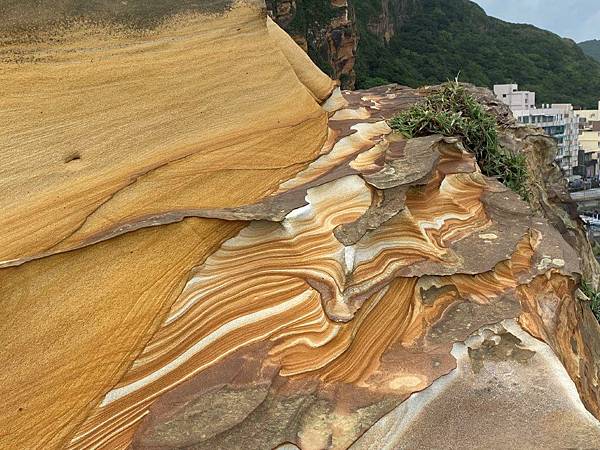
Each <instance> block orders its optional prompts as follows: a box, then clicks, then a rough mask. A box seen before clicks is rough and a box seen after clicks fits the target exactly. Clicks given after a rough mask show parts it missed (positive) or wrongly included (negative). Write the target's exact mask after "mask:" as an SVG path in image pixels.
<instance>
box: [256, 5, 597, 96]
mask: <svg viewBox="0 0 600 450" xmlns="http://www.w3.org/2000/svg"><path fill="white" fill-rule="evenodd" d="M267 5H268V7H269V9H270V10H271V11H273V15H274V16H275V18H276V20H278V22H279V23H280V24H281V25H282V26H283V27H284V28H285V29H286V30H288V32H290V33H291V34H292V35H293V36H294V38H295V39H297V41H298V42H299V43H302V45H303V46H304V47H305V48H306V49H307V51H308V52H309V54H310V55H311V57H312V58H313V60H315V62H317V64H318V65H319V66H320V67H321V68H322V69H323V70H325V71H326V72H327V73H328V74H330V75H331V76H333V77H337V78H341V79H342V80H343V86H344V87H345V88H353V87H358V88H368V87H371V86H374V85H378V84H386V83H392V82H395V83H400V84H405V85H408V86H411V87H416V86H421V85H425V84H437V83H440V82H444V81H447V80H448V79H454V78H455V77H456V76H457V75H458V76H459V78H460V80H461V81H466V82H471V83H474V84H476V85H479V86H487V87H492V86H493V85H494V84H498V83H510V82H516V83H518V84H519V86H520V87H521V88H523V89H527V90H532V91H536V92H537V99H538V101H539V102H540V103H541V102H543V103H562V102H567V103H573V104H575V105H576V106H581V107H592V106H595V105H597V102H598V99H599V98H600V62H598V61H596V60H594V59H593V58H592V57H590V56H587V55H586V54H584V52H583V51H582V49H581V48H579V47H578V46H577V44H576V43H575V42H573V41H572V40H569V39H564V38H561V37H560V36H558V35H556V34H553V33H551V32H549V31H545V30H541V29H539V28H536V27H534V26H530V25H517V24H511V23H507V22H503V21H501V20H498V19H495V18H493V17H489V16H487V15H486V14H485V12H484V10H483V9H481V8H480V7H479V6H478V5H477V4H475V3H473V2H471V1H468V0H347V2H344V1H340V0H268V1H267ZM597 44H599V45H600V43H598V42H597ZM355 80H356V81H355Z"/></svg>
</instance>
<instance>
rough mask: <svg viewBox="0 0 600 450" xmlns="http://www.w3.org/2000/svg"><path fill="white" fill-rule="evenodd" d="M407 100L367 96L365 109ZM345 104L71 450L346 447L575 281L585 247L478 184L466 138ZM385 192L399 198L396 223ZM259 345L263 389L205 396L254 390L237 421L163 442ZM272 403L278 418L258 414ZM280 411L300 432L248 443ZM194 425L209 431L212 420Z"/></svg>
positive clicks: (193, 286)
mask: <svg viewBox="0 0 600 450" xmlns="http://www.w3.org/2000/svg"><path fill="white" fill-rule="evenodd" d="M401 92H402V90H400V91H399V92H396V93H394V89H391V90H389V91H388V92H384V93H379V94H376V93H373V94H371V96H370V100H369V101H371V102H375V103H374V104H375V105H376V100H377V98H378V96H381V97H382V98H385V99H386V100H388V101H389V100H390V99H393V98H394V97H395V96H397V95H399V94H400V93H401ZM335 95H340V94H335ZM341 95H342V96H343V97H344V98H345V100H346V101H345V102H340V101H339V100H332V101H333V102H335V103H336V104H338V105H343V106H342V108H343V109H340V110H338V111H337V112H335V113H334V114H333V116H332V117H331V119H330V128H331V129H332V130H333V134H334V135H335V136H336V139H337V140H336V141H335V142H334V143H333V145H332V146H331V149H330V150H329V152H328V153H326V154H324V155H322V156H321V157H319V158H318V159H317V160H316V161H315V162H313V163H312V164H310V165H309V166H308V167H307V169H305V170H304V171H302V172H300V173H299V174H298V175H297V176H296V177H295V178H294V179H291V180H289V181H286V182H284V183H282V184H281V186H280V188H279V190H278V191H277V192H276V193H274V194H273V195H272V199H277V200H271V201H274V202H277V201H278V202H282V204H285V202H291V203H290V204H292V205H295V207H294V209H291V210H290V211H289V212H287V213H286V214H285V216H284V218H283V220H281V221H280V222H270V221H264V220H262V221H254V222H252V223H250V224H249V225H248V226H247V227H246V228H244V229H243V230H242V231H240V232H239V233H238V235H237V236H236V237H234V238H232V239H230V240H228V241H226V242H225V243H223V244H222V245H221V247H220V249H219V250H218V251H216V252H215V253H213V254H212V255H211V256H210V257H209V258H208V259H206V261H205V262H204V263H203V264H201V265H200V266H198V267H197V268H195V269H194V270H193V271H192V272H191V274H190V278H189V279H188V281H187V284H186V285H185V287H184V289H183V291H182V293H181V294H180V296H179V297H178V298H177V300H175V302H174V303H173V304H172V306H171V308H170V311H169V313H168V314H167V316H166V318H165V319H164V321H163V323H162V326H161V327H160V329H159V330H158V331H157V332H156V333H155V334H154V336H153V337H152V338H151V339H150V341H149V342H148V343H147V345H146V346H145V348H144V350H143V351H142V353H141V354H140V355H139V356H138V357H137V359H136V360H135V362H134V363H133V365H132V366H131V367H130V369H129V371H128V372H127V373H126V374H125V375H124V376H123V377H122V378H121V379H120V381H119V383H118V384H117V385H116V386H114V387H113V389H112V390H110V391H109V392H108V393H107V394H106V395H105V396H104V398H103V399H102V401H101V402H100V403H99V405H98V406H97V407H96V408H95V409H94V410H93V411H92V413H91V414H90V415H89V416H88V418H87V420H86V421H85V423H84V424H83V425H82V426H81V427H80V428H79V430H78V432H77V433H76V434H75V435H74V437H73V439H72V440H71V443H70V448H91V447H95V446H98V444H101V445H100V446H104V447H106V448H117V447H123V448H125V447H127V446H128V445H130V444H131V442H132V441H133V444H134V447H141V448H145V447H146V446H150V445H155V446H165V447H171V446H176V447H179V446H188V445H193V446H194V447H197V448H228V447H234V446H235V445H234V444H233V442H234V441H232V439H233V440H235V436H236V433H241V434H240V435H239V436H244V439H250V441H248V442H250V443H251V445H252V446H253V447H256V448H274V447H276V446H277V445H279V444H280V443H282V442H285V441H286V440H289V441H291V442H295V443H296V444H298V445H299V447H300V448H323V445H324V444H323V443H325V442H329V444H327V445H326V446H328V447H331V448H346V447H347V446H349V445H350V444H351V443H352V442H353V441H354V440H355V439H357V438H358V437H359V436H360V435H361V434H362V433H364V431H366V429H368V428H369V427H370V426H371V425H372V424H373V423H375V421H376V420H377V419H378V418H379V417H381V416H382V415H383V414H385V413H386V412H387V411H389V410H390V409H391V408H393V405H395V404H398V403H400V402H402V401H403V400H404V399H406V398H407V397H408V396H409V395H410V394H411V393H413V392H417V391H420V390H422V389H425V388H427V386H429V385H431V383H433V382H434V381H435V380H436V379H437V378H439V377H440V376H442V375H444V374H446V373H448V372H449V371H451V370H452V369H453V367H454V365H455V363H454V358H453V357H452V355H451V353H450V350H451V348H452V345H453V344H454V343H455V342H461V341H464V340H465V339H466V338H467V337H468V336H469V335H470V334H471V333H473V332H474V331H476V330H477V329H478V328H479V327H481V326H483V325H485V324H487V323H495V322H500V321H502V320H504V319H509V318H519V317H522V318H523V320H525V317H526V315H525V313H524V312H521V311H522V309H521V308H522V306H521V304H522V303H523V305H525V306H523V307H526V305H527V302H526V297H525V295H526V294H525V293H526V292H528V290H529V289H530V285H535V284H536V283H539V282H540V281H539V280H542V279H543V280H547V279H550V280H553V279H555V277H563V278H565V279H571V277H576V273H577V272H578V270H579V269H578V264H577V258H576V255H575V254H574V251H573V249H571V248H570V247H569V246H568V245H566V244H565V243H564V242H563V241H562V239H561V238H560V235H558V233H556V232H555V231H553V229H551V228H550V227H549V226H548V225H547V223H546V222H545V220H544V219H541V218H536V217H534V216H533V214H532V212H531V210H530V209H529V208H528V207H527V206H526V205H525V204H523V203H522V202H521V201H520V200H519V199H518V197H517V196H516V195H515V194H513V193H512V192H510V191H508V190H507V189H506V188H504V187H503V186H502V185H500V184H498V183H497V182H495V181H493V180H490V179H486V178H485V177H484V176H482V175H481V173H480V171H479V169H478V167H477V165H476V163H475V161H474V159H473V156H472V155H471V154H469V153H468V152H466V151H465V150H464V149H463V148H462V147H461V145H460V143H459V142H458V141H456V140H453V139H445V138H442V137H440V136H432V137H428V138H419V139H412V140H408V141H406V140H403V139H401V138H399V137H398V136H395V135H391V130H390V129H389V128H388V127H387V126H386V125H385V122H381V121H379V120H378V119H379V117H381V116H379V117H378V116H377V114H379V112H378V109H376V108H374V107H373V106H368V107H365V106H361V105H359V104H356V103H355V100H356V99H355V98H354V99H353V97H352V94H346V93H344V94H341ZM361 102H364V97H363V98H362V99H361ZM336 116H337V117H336ZM342 122H343V123H342ZM341 127H344V129H346V130H351V131H350V132H352V131H353V133H352V134H347V133H348V132H343V131H340V129H342V128H341ZM375 130H377V131H378V132H379V134H376V133H375ZM349 138H351V139H349ZM373 155H376V156H373ZM376 185H377V186H380V187H382V188H378V187H376ZM398 192H400V194H398ZM300 194H301V195H300ZM389 194H391V195H392V196H395V197H394V198H396V199H397V198H399V199H400V200H396V201H395V203H393V205H392V207H391V210H389V211H387V212H388V214H386V213H385V212H386V210H387V209H388V207H389V205H390V202H389V201H388V202H386V201H385V198H386V196H388V195H389ZM289 207H290V206H289V205H288V208H289ZM382 211H383V212H382ZM340 237H341V238H340ZM344 240H345V241H346V243H344V242H343V241H344ZM547 277H549V278H547ZM573 292H574V284H573V285H572V287H571V294H570V295H573ZM571 299H572V300H573V301H574V299H573V298H571ZM460 308H463V309H464V310H466V311H468V313H467V314H465V313H462V314H461V313H460V312H458V311H460ZM536 317H539V316H536ZM540 320H542V319H540ZM526 326H527V325H526ZM530 328H531V327H530V326H527V329H530ZM257 345H258V346H259V348H261V350H260V351H259V352H260V353H261V355H262V356H260V357H259V359H258V360H257V361H255V363H253V364H258V366H260V367H261V368H259V369H256V370H258V373H260V374H264V373H270V375H268V376H267V379H263V378H262V377H263V375H260V376H259V375H256V376H258V377H259V379H260V380H261V381H260V382H258V380H255V379H252V380H247V381H246V382H242V386H241V387H240V386H236V387H235V388H234V387H233V385H236V384H237V383H236V382H234V381H233V380H232V381H224V380H221V379H220V378H219V377H217V378H216V379H214V376H209V378H211V379H212V380H213V381H209V382H208V383H209V384H208V385H202V388H201V391H202V392H204V393H207V392H210V391H213V390H214V389H217V390H222V389H225V388H224V387H223V386H224V385H223V384H222V383H225V386H229V388H227V389H233V390H234V391H235V392H236V393H237V394H236V396H240V397H241V398H245V395H246V393H247V392H248V391H253V392H254V389H255V385H254V383H255V382H257V383H259V384H260V385H261V386H262V387H261V391H262V394H260V395H259V397H260V398H261V399H262V400H260V402H259V403H258V404H256V405H254V406H253V407H251V405H249V406H248V408H249V409H248V411H246V413H244V414H242V415H241V416H240V415H237V416H236V417H237V418H236V419H235V421H234V422H235V423H233V422H232V423H220V424H219V425H218V426H217V425H215V426H216V427H217V428H222V430H221V432H219V433H217V432H216V431H215V432H208V434H206V433H204V434H202V433H198V434H197V435H196V436H195V438H194V437H192V438H190V437H189V436H188V434H189V433H188V431H189V430H187V429H185V428H181V429H180V428H177V426H178V425H174V429H173V430H171V431H169V432H165V431H163V432H161V431H159V430H158V429H156V427H159V428H160V426H161V425H157V424H161V423H162V424H163V425H162V426H163V428H166V429H169V427H170V424H172V423H173V422H172V420H171V419H167V417H170V416H169V414H171V413H170V412H168V411H169V410H171V408H174V409H175V410H177V411H179V412H176V413H175V415H176V416H177V417H179V419H173V421H174V422H175V423H180V425H179V426H185V423H186V420H185V419H184V417H185V415H186V414H188V413H186V412H185V411H186V406H185V405H187V404H188V402H191V403H195V402H198V401H200V399H201V398H202V397H200V395H201V393H200V392H188V393H187V394H186V398H187V400H185V401H184V400H180V399H178V397H177V394H176V393H177V392H178V391H180V390H181V389H184V390H185V389H186V386H187V385H188V384H196V385H197V386H198V385H199V384H198V383H201V382H200V381H198V380H202V379H204V377H206V376H207V375H206V372H207V371H211V370H212V371H216V372H217V373H220V371H221V370H227V369H221V368H223V367H227V366H228V365H230V364H232V363H231V360H232V358H233V359H234V360H236V359H240V358H241V359H242V360H243V361H246V360H247V359H249V360H254V358H257V357H256V356H255V355H254V352H255V350H253V349H254V348H255V347H256V346H257ZM241 364H242V367H241V368H240V369H239V370H242V371H244V370H245V363H241ZM225 376H228V375H225ZM205 381H206V380H205ZM215 383H216V384H215ZM299 386H302V388H299ZM298 389H300V390H301V391H302V395H303V396H306V395H309V394H307V392H309V393H310V396H311V398H313V400H312V401H314V403H315V405H314V406H312V407H310V408H308V409H309V411H307V410H305V405H304V404H302V405H300V404H298V405H295V406H294V405H293V404H292V405H288V402H292V398H293V397H294V396H295V395H298V392H297V390H298ZM306 389H308V391H306ZM196 395H197V396H198V397H195V396H196ZM248 395H250V394H249V393H248ZM164 396H167V398H169V396H170V398H171V400H170V401H169V400H165V402H167V404H166V405H165V404H164V402H163V400H162V398H163V397H164ZM252 397H253V398H254V394H252ZM190 398H193V399H194V400H190ZM236 398H237V397H236ZM267 399H270V400H269V401H270V402H271V409H269V410H266V411H262V413H261V414H260V418H259V417H256V415H257V414H259V413H258V411H259V410H260V409H261V408H260V405H262V404H263V402H267ZM248 401H250V400H248ZM254 401H258V400H256V399H254ZM173 402H175V403H173ZM292 403H293V402H292ZM176 405H179V406H176ZM273 405H279V406H277V407H275V406H273ZM283 405H287V406H286V407H285V408H286V409H290V410H288V411H286V413H285V415H286V417H288V416H289V417H290V419H289V420H292V419H291V417H294V419H293V420H294V422H293V423H292V424H290V427H291V428H290V430H295V431H293V432H292V431H290V430H287V431H286V430H281V431H280V432H279V433H275V434H272V435H264V436H262V435H261V436H256V435H254V437H248V436H247V435H246V434H245V432H244V431H243V429H244V428H245V427H246V426H250V425H249V424H250V423H254V426H258V427H259V429H264V427H265V426H267V423H269V422H270V421H272V420H273V421H277V420H280V417H279V416H277V414H279V413H278V412H277V411H278V410H279V408H284V406H283ZM342 405H344V406H343V407H342ZM221 407H222V408H225V409H224V410H222V411H221V410H219V411H218V412H215V411H213V413H212V414H215V415H218V416H221V415H223V416H225V417H228V416H229V415H231V414H232V413H231V411H230V408H235V405H233V404H230V405H222V406H221ZM340 407H342V408H341V410H340V409H339V408H340ZM333 410H335V411H337V412H336V413H335V417H333V418H331V420H330V421H326V423H321V424H320V425H319V427H320V428H319V429H318V430H315V429H312V428H311V427H314V426H316V425H315V423H314V420H315V419H314V418H312V415H314V414H317V413H318V412H319V411H320V412H319V414H322V413H323V412H324V411H333ZM165 411H167V412H165ZM367 411H368V412H367ZM154 414H157V415H158V418H154V419H153V417H154ZM164 414H166V415H167V416H164ZM189 414H192V412H191V411H190V412H189ZM198 414H199V417H200V420H201V421H202V422H203V421H204V420H206V417H207V416H206V414H208V413H198ZM240 414H241V413H240ZM281 414H283V413H281ZM232 420H233V419H232ZM149 423H152V425H149ZM203 423H204V422H203ZM140 424H141V428H140V429H139V430H138V427H140ZM181 424H183V425H181ZM340 424H345V425H343V426H342V425H340ZM188 426H190V427H191V425H190V424H188ZM203 426H204V427H205V428H206V430H210V429H211V427H210V426H208V425H203ZM184 429H185V431H184ZM592 429H593V427H592ZM136 430H137V431H136ZM206 430H205V431H206ZM596 432H597V433H600V427H597V428H596ZM165 433H166V434H165ZM192 434H193V433H192ZM184 435H185V436H184ZM190 439H191V440H190ZM265 439H266V440H265ZM269 439H270V440H269Z"/></svg>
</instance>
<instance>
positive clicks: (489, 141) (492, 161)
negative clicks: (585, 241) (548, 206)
mask: <svg viewBox="0 0 600 450" xmlns="http://www.w3.org/2000/svg"><path fill="white" fill-rule="evenodd" d="M390 126H391V127H392V129H394V130H396V131H397V132H400V133H402V134H404V135H405V136H407V137H409V138H412V137H419V136H427V135H430V134H442V135H444V136H456V137H459V138H461V139H462V141H463V144H464V145H465V147H466V148H467V149H468V150H469V151H471V152H472V153H474V154H475V156H476V158H477V162H478V163H479V166H480V167H481V171H482V172H483V173H484V174H485V175H487V176H490V177H496V178H497V179H498V180H499V181H501V182H502V183H504V184H505V185H506V186H507V187H509V188H510V189H512V190H513V191H515V192H517V193H518V194H519V195H520V196H521V197H522V198H523V199H524V200H527V199H528V193H527V164H526V160H525V156H524V155H513V154H511V153H509V152H506V151H503V150H502V149H501V148H500V146H499V145H498V130H497V124H496V119H495V118H494V117H493V116H492V115H491V114H489V113H487V112H486V111H485V110H484V109H483V107H482V106H481V105H480V104H479V102H478V101H477V100H476V99H475V98H474V97H473V96H472V95H471V94H469V93H468V92H467V90H466V89H465V88H464V86H462V85H461V84H460V83H458V81H453V82H448V83H446V84H444V85H443V86H442V87H441V89H440V90H439V91H438V92H436V93H434V94H432V95H430V96H429V97H427V99H426V100H425V101H423V102H420V103H417V104H416V105H414V106H413V107H412V108H410V109H409V110H407V111H404V112H401V113H400V114H398V115H397V116H395V117H394V118H393V119H391V120H390Z"/></svg>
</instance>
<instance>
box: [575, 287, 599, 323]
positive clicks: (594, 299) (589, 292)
mask: <svg viewBox="0 0 600 450" xmlns="http://www.w3.org/2000/svg"><path fill="white" fill-rule="evenodd" d="M580 288H581V291H582V292H583V293H584V294H585V295H586V297H588V298H589V299H590V308H592V312H593V313H594V316H596V319H598V322H600V292H597V291H594V289H593V288H592V286H591V285H590V284H589V283H587V282H585V281H582V282H581V286H580Z"/></svg>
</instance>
